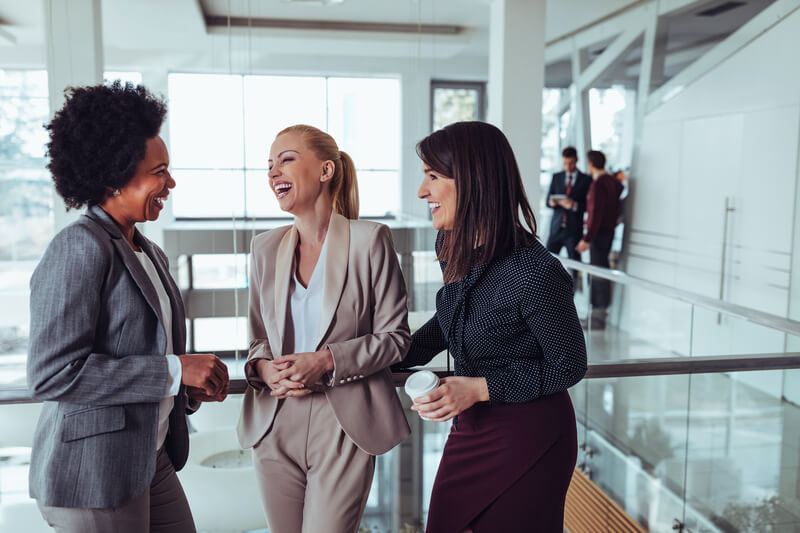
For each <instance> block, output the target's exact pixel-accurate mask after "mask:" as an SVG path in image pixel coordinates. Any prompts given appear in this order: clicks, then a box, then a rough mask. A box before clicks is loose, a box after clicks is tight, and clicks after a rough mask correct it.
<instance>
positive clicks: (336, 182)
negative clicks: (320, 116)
mask: <svg viewBox="0 0 800 533" xmlns="http://www.w3.org/2000/svg"><path fill="white" fill-rule="evenodd" d="M284 133H299V134H300V135H301V136H302V137H303V140H304V141H305V142H306V144H308V148H309V150H311V151H312V152H314V155H315V156H317V159H320V160H321V161H328V160H330V161H333V165H334V170H333V177H332V178H331V180H330V184H331V185H330V187H331V198H332V199H333V210H334V211H336V212H337V213H339V214H340V215H342V216H343V217H345V218H349V219H351V220H357V219H358V181H357V180H356V166H355V164H353V160H352V159H351V158H350V156H349V155H347V153H345V152H343V151H342V150H339V147H338V146H337V145H336V141H334V140H333V137H331V136H330V135H329V134H327V133H325V132H324V131H322V130H321V129H319V128H315V127H314V126H308V125H306V124H296V125H294V126H289V127H288V128H285V129H283V130H282V131H281V132H280V133H278V135H276V136H275V137H280V136H281V135H283V134H284Z"/></svg>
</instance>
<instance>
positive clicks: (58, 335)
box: [28, 206, 189, 508]
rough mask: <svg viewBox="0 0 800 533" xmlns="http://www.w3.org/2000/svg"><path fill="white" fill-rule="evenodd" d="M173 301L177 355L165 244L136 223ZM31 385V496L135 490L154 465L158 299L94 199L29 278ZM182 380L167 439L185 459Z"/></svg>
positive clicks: (180, 342)
mask: <svg viewBox="0 0 800 533" xmlns="http://www.w3.org/2000/svg"><path fill="white" fill-rule="evenodd" d="M134 242H135V243H136V244H137V245H139V246H140V247H141V248H142V250H143V251H144V252H145V253H147V255H148V256H149V257H150V259H151V260H152V261H153V264H154V265H155V267H156V269H157V270H158V274H159V276H160V277H161V281H162V282H163V284H164V288H165V290H166V292H167V294H168V295H169V298H170V300H171V301H172V317H173V319H172V324H173V331H172V339H173V346H174V349H175V353H176V354H182V353H184V349H185V343H186V325H185V313H184V309H183V303H182V301H181V297H180V293H179V291H178V288H177V286H176V285H175V282H174V281H173V279H172V278H171V277H170V275H169V270H168V266H167V258H166V256H165V255H164V252H163V251H162V250H161V249H160V248H159V247H158V246H156V245H155V244H154V243H152V242H151V241H149V240H148V239H147V238H145V237H144V236H143V235H141V234H140V233H139V232H138V230H137V231H135V235H134ZM30 287H31V300H30V306H31V323H30V344H29V349H28V387H29V388H30V390H31V394H32V395H33V397H34V398H35V399H37V400H43V401H44V407H43V409H42V414H41V417H40V418H39V424H38V426H37V428H36V433H35V437H34V444H33V451H32V453H31V466H30V495H31V497H33V498H35V499H36V500H38V501H39V503H40V504H42V505H46V506H54V507H77V508H110V507H117V506H119V505H120V504H122V503H125V502H127V501H129V500H131V499H133V498H134V497H136V496H138V495H140V494H142V493H143V492H144V491H145V490H146V489H147V488H148V487H149V486H150V482H151V481H152V479H153V476H154V474H155V468H156V451H157V450H156V440H157V429H158V407H159V402H160V401H161V399H162V398H163V397H164V392H165V391H166V386H167V377H168V374H169V371H168V368H167V359H166V357H164V355H165V350H166V333H165V331H164V327H163V326H162V318H161V310H160V306H159V303H158V296H157V294H156V291H155V288H154V287H153V285H152V283H151V282H150V279H149V278H148V277H147V273H146V272H145V270H144V269H143V268H142V265H141V263H140V262H139V260H138V259H137V258H136V255H135V254H134V252H133V250H132V249H131V247H130V246H129V245H128V243H127V242H126V241H125V239H124V238H123V236H122V233H121V232H120V230H119V228H118V226H117V225H116V223H115V222H114V221H113V219H112V218H111V217H110V216H109V215H108V214H106V213H105V211H103V210H102V209H100V208H99V207H96V206H95V207H90V208H89V209H88V210H87V212H86V213H85V215H84V216H82V217H81V218H80V219H79V220H77V221H76V222H74V223H73V224H71V225H69V226H67V227H66V228H64V229H63V230H62V231H61V232H59V233H58V234H57V235H56V236H55V238H53V240H52V242H51V243H50V245H49V246H48V248H47V251H46V252H45V254H44V256H43V257H42V260H41V262H40V263H39V265H38V266H37V267H36V270H35V271H34V273H33V276H32V277H31V282H30ZM186 413H187V398H186V391H185V389H184V387H183V386H181V389H180V392H179V393H178V395H177V396H176V398H175V407H174V408H173V410H172V412H171V413H170V418H169V433H168V435H167V440H166V443H165V448H166V451H167V452H168V454H169V457H170V459H171V460H172V463H173V464H174V465H175V468H176V470H179V469H180V468H181V467H183V465H184V464H185V463H186V458H187V455H188V452H189V436H188V430H187V423H186Z"/></svg>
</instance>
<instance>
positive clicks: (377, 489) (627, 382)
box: [0, 353, 800, 533]
mask: <svg viewBox="0 0 800 533" xmlns="http://www.w3.org/2000/svg"><path fill="white" fill-rule="evenodd" d="M231 371H232V373H233V374H235V373H236V372H237V369H236V368H235V367H234V368H231ZM440 372H442V374H446V373H447V371H445V370H441V371H440ZM406 375H407V374H405V373H397V374H395V382H396V384H398V385H401V384H402V383H403V381H404V379H405V377H406ZM798 380H800V353H788V354H778V355H774V354H767V355H764V354H762V355H754V356H738V357H697V358H691V359H686V358H683V357H674V358H653V359H650V360H643V361H630V360H628V361H625V360H620V361H606V362H600V363H595V364H591V365H590V367H589V371H588V374H587V379H585V380H584V381H582V382H581V383H580V384H578V385H577V386H575V387H574V388H573V389H572V390H571V391H570V393H571V396H572V399H573V403H574V404H575V407H576V412H577V418H578V430H579V433H578V440H579V444H580V452H579V456H578V465H577V466H578V470H580V471H581V472H582V474H581V475H585V476H587V477H588V478H589V479H590V480H591V481H592V482H593V483H594V484H595V485H596V486H598V487H599V488H600V489H602V491H603V492H604V493H605V494H606V495H607V496H609V497H610V498H611V499H613V500H614V501H615V502H616V503H617V505H619V507H620V508H621V509H622V510H623V511H624V512H625V513H627V514H628V515H629V516H630V517H631V518H633V519H634V520H635V521H636V522H638V523H639V524H640V525H641V526H642V527H643V528H644V529H645V530H648V531H672V530H673V529H672V528H673V526H676V527H679V528H680V527H683V528H684V529H683V531H692V532H695V533H697V532H729V531H794V530H795V529H794V528H800V498H798V489H797V486H798V481H800V476H798V468H800V439H798V435H800V407H798V403H797V402H796V401H793V398H792V397H784V396H780V395H776V394H775V392H774V391H776V390H788V388H790V386H791V385H792V384H793V383H795V382H797V381H798ZM787 382H788V383H787ZM232 385H233V386H232V391H235V392H236V393H234V394H232V395H231V396H230V397H229V398H228V399H227V400H226V401H225V402H223V403H221V404H206V405H204V406H203V408H202V409H200V411H198V413H196V414H194V415H192V417H190V421H191V423H192V426H193V429H194V432H193V433H192V435H191V455H190V459H189V463H188V464H187V466H186V467H185V468H184V470H182V471H181V472H180V474H179V476H180V478H181V481H182V483H183V485H184V489H185V491H186V493H187V497H188V499H189V502H190V505H191V506H192V509H193V513H194V516H195V519H196V521H197V525H198V528H199V529H200V530H201V531H262V530H263V528H265V527H266V526H265V522H264V518H263V513H262V511H261V504H260V501H259V497H258V489H257V486H256V481H255V475H254V472H253V467H252V463H251V459H250V453H249V451H242V450H240V449H239V447H238V443H237V439H236V435H235V432H234V426H235V423H236V421H237V419H238V413H239V409H240V406H241V395H240V394H239V393H240V392H241V391H242V390H244V387H245V383H244V381H243V380H242V379H241V378H236V379H235V380H234V382H233V384H232ZM787 387H788V388H787ZM794 389H796V390H800V388H798V387H794ZM399 394H401V399H402V401H403V402H404V405H405V406H406V407H408V399H407V398H405V395H404V394H402V393H399ZM11 400H15V401H17V402H22V401H24V400H25V398H24V397H23V395H17V396H16V397H14V398H12V397H11V394H9V393H6V396H5V402H9V401H11ZM39 409H40V404H38V403H3V404H2V405H0V531H26V532H27V531H33V532H35V531H37V529H36V528H37V527H39V526H42V527H43V529H41V530H42V531H46V530H47V529H46V527H44V524H43V522H42V520H41V517H40V516H39V515H38V511H37V509H36V507H35V503H34V502H33V501H32V500H30V499H29V498H28V496H27V464H28V460H29V456H30V446H31V442H32V436H33V429H34V427H35V423H36V419H37V415H38V411H39ZM407 416H408V419H409V422H410V424H411V426H412V436H411V437H409V439H408V440H407V441H405V442H404V443H402V444H401V445H400V446H398V447H396V448H395V449H394V450H392V451H391V452H390V453H388V454H386V455H383V456H381V457H379V458H378V463H377V467H376V472H375V479H374V481H373V486H372V491H371V493H370V496H369V499H368V502H367V508H366V511H365V514H364V519H363V524H362V525H363V528H365V529H363V531H370V532H375V533H378V532H380V533H383V532H388V531H407V532H409V533H410V532H413V531H422V529H421V528H422V525H423V524H424V521H425V518H426V515H427V510H428V508H427V504H428V501H429V499H430V492H431V488H432V484H433V479H434V476H435V473H436V470H437V468H438V463H439V460H440V458H441V453H442V449H443V445H444V442H445V440H446V438H447V433H448V431H449V424H447V423H433V422H427V421H424V422H423V421H422V420H421V419H420V418H419V417H418V416H417V415H416V413H414V412H413V411H410V410H407ZM576 475H577V474H576ZM404 527H405V528H406V529H405V530H404V529H403V528H404ZM415 528H416V529H415Z"/></svg>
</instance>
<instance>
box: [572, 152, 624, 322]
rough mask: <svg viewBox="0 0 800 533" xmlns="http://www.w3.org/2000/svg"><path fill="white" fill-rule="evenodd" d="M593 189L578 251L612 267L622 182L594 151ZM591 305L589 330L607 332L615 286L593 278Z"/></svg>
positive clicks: (590, 154)
mask: <svg viewBox="0 0 800 533" xmlns="http://www.w3.org/2000/svg"><path fill="white" fill-rule="evenodd" d="M587 159H588V161H589V173H590V174H591V175H592V186H591V187H590V188H589V194H588V196H587V199H586V212H587V217H586V232H585V233H584V234H583V237H582V238H581V240H580V242H579V243H578V245H577V246H576V247H575V249H576V250H577V251H578V252H580V253H583V252H585V251H586V250H589V262H590V264H592V265H595V266H601V267H604V268H608V267H609V260H608V254H609V252H610V251H611V244H612V242H613V241H614V229H615V228H616V226H617V221H618V218H619V215H620V195H621V194H622V190H623V188H624V187H623V185H622V182H621V181H620V180H619V179H617V178H615V177H613V176H611V175H610V174H609V173H608V172H606V169H605V166H606V156H605V155H604V154H603V152H600V151H597V150H590V151H589V152H588V154H587ZM590 302H591V306H592V316H591V320H590V323H589V326H590V327H591V328H592V329H604V328H605V327H606V316H607V314H608V306H609V305H611V282H610V281H608V280H606V279H602V278H597V277H595V278H591V294H590Z"/></svg>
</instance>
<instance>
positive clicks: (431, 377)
mask: <svg viewBox="0 0 800 533" xmlns="http://www.w3.org/2000/svg"><path fill="white" fill-rule="evenodd" d="M438 386H439V377H438V376H437V375H436V374H434V373H433V372H431V371H430V370H420V371H419V372H414V373H413V374H411V375H410V376H408V379H407V380H406V386H405V389H406V394H408V397H409V398H411V399H412V400H414V399H415V398H419V397H420V396H424V395H425V394H428V393H429V392H431V391H432V390H433V389H435V388H436V387H438Z"/></svg>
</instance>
